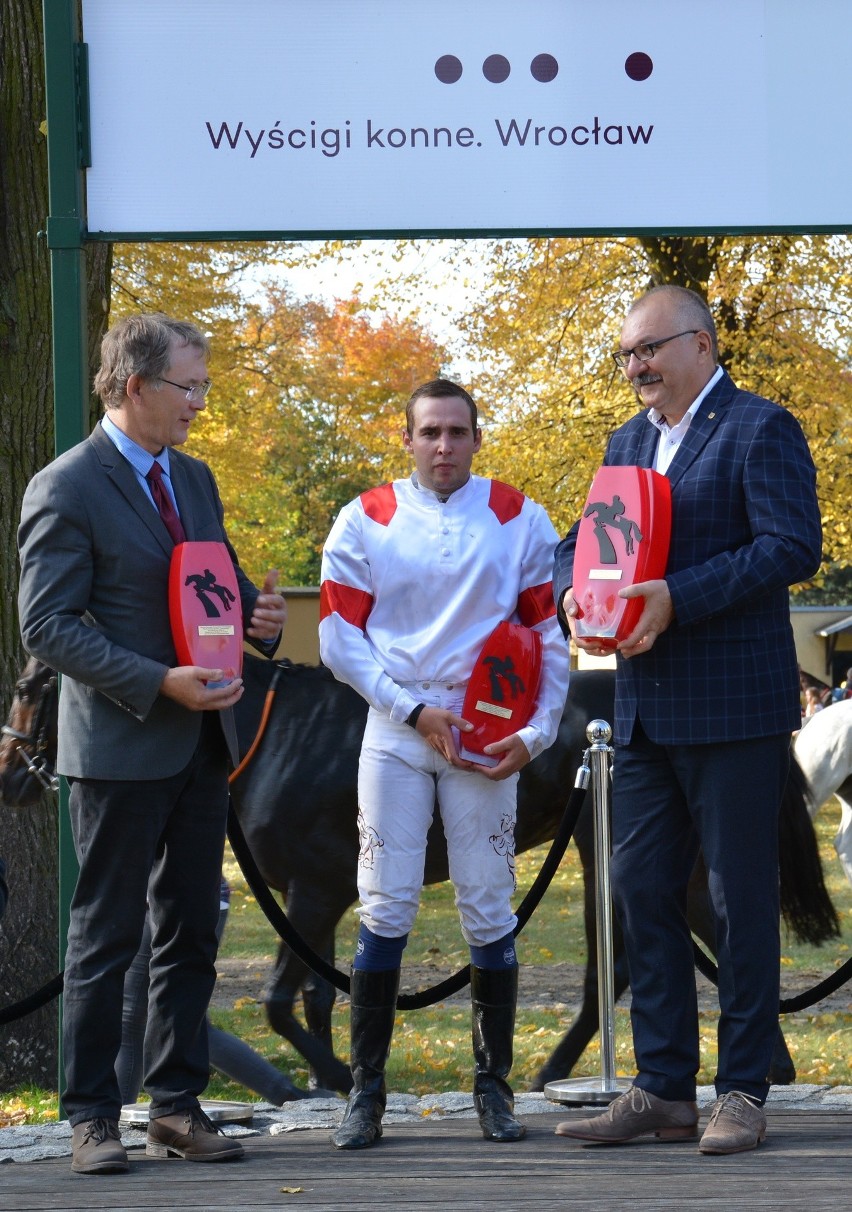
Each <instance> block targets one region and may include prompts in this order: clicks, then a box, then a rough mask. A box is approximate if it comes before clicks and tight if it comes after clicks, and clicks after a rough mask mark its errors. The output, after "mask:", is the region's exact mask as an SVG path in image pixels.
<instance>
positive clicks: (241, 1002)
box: [234, 997, 258, 1010]
mask: <svg viewBox="0 0 852 1212" xmlns="http://www.w3.org/2000/svg"><path fill="white" fill-rule="evenodd" d="M256 1005H258V1001H257V998H256V997H238V998H237V999H236V1000H235V1002H234V1009H235V1010H245V1008H246V1006H256Z"/></svg>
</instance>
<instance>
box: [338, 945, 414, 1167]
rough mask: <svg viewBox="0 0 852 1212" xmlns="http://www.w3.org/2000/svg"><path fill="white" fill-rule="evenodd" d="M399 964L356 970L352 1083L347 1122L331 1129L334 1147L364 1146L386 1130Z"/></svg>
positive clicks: (351, 1014) (352, 1009)
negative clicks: (376, 969)
mask: <svg viewBox="0 0 852 1212" xmlns="http://www.w3.org/2000/svg"><path fill="white" fill-rule="evenodd" d="M398 992H399V968H395V969H394V970H393V971H391V972H362V971H361V970H360V969H358V968H355V969H354V970H353V972H352V1004H351V1006H350V1010H349V1028H350V1034H351V1038H352V1043H351V1049H350V1056H349V1064H350V1067H351V1069H352V1080H353V1083H354V1085H353V1087H352V1093H351V1094H350V1095H349V1102H348V1103H347V1104H346V1114H345V1115H344V1117H343V1123H342V1124H341V1125H340V1127H339V1128H338V1129H337V1131H336V1132H335V1133H334V1134H333V1135H332V1138H331V1143H332V1144H333V1145H334V1147H335V1148H336V1149H366V1148H367V1147H368V1146H369V1145H374V1144H376V1142H377V1141H378V1139H379V1137H380V1136H381V1134H382V1115H383V1114H384V1110H385V1102H386V1098H387V1094H386V1090H385V1062H386V1061H387V1058H388V1053H389V1052H390V1044H391V1035H392V1034H393V1020H394V1016H395V1014H396V995H397V993H398Z"/></svg>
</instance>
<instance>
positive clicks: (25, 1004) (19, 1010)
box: [0, 972, 65, 1027]
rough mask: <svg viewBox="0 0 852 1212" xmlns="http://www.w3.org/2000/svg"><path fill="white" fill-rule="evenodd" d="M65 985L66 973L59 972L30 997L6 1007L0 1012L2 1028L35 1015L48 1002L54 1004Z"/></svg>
mask: <svg viewBox="0 0 852 1212" xmlns="http://www.w3.org/2000/svg"><path fill="white" fill-rule="evenodd" d="M64 984H65V973H64V972H57V974H56V976H54V977H51V979H50V980H49V981H48V982H47V984H46V985H42V987H41V988H40V989H36V991H35V993H31V994H30V995H29V997H24V998H21V1000H20V1001H19V1002H13V1003H12V1004H11V1005H10V1006H4V1007H3V1008H2V1010H0V1027H2V1026H4V1025H5V1024H6V1023H14V1022H16V1021H17V1020H18V1019H19V1018H26V1016H27V1015H28V1014H33V1013H34V1012H35V1011H36V1010H40V1009H41V1008H42V1006H46V1005H47V1003H48V1002H52V1001H53V999H54V998H55V997H59V994H60V993H61V992H62V987H63V985H64Z"/></svg>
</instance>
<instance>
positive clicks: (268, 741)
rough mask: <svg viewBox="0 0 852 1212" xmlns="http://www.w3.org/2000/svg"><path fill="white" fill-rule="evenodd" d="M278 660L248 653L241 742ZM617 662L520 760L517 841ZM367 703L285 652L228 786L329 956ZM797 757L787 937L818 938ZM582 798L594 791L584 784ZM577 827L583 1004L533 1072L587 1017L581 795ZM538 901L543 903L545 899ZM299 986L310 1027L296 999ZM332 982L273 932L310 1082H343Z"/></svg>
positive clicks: (819, 902) (298, 914) (349, 874)
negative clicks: (334, 1044)
mask: <svg viewBox="0 0 852 1212" xmlns="http://www.w3.org/2000/svg"><path fill="white" fill-rule="evenodd" d="M274 669H275V666H274V665H272V664H271V663H269V662H263V661H261V660H258V659H257V658H252V657H247V658H246V664H245V669H244V678H245V683H246V692H245V696H244V698H243V700H242V701H241V702H240V704H239V705H238V710H237V723H238V731H239V733H240V746H241V750H242V751H245V750H246V749H247V748H248V746H249V745H250V744H251V743H252V741H253V739H254V735H255V731H256V728H257V721H258V720H259V718H260V714H261V706H262V702H263V699H264V696H265V695H266V692H267V688H268V686H269V684H270V681H271V680H272V677H273V673H274ZM613 703H614V673H613V672H612V671H610V670H601V671H594V672H586V671H581V672H575V673H573V674H572V675H571V687H570V691H569V695H568V700H567V702H566V705H565V710H564V712H563V716H562V721H561V725H560V729H559V737H558V740H557V742H556V743H555V744H554V745H553V746H552V747H551V748H550V749H548V750H546V751H545V752H544V753H543V754H541V755H540V756H539V757H538V758H536V760H535V761H534V762H532V763H531V764H530V765H529V766H527V767H525V769H524V770H523V771H522V772H521V778H520V782H519V787H518V820H517V827H516V831H515V839H516V850H517V851H518V852H522V851H525V850H528V849H530V848H531V847H533V846H538V845H539V844H541V843H542V842H546V841H549V840H550V839H551V838H552V837H553V836H554V832H555V830H556V827H557V825H558V824H559V821H560V819H561V816H562V812H563V809H564V807H565V804H566V802H567V799H568V796H569V794H570V790H571V788H572V787H573V785H574V778H575V775H576V771H577V767H578V766H579V764H580V761H581V757H582V753H583V751H584V750H585V749H586V748H587V747H588V741H587V739H586V726H587V724H588V723H589V721H590V720H592V719H604V720H607V721H610V722H611V721H612V718H613ZM365 718H366V705H365V703H364V701H363V700H362V699H361V697H360V696H359V695H358V694H356V693H355V691H354V690H352V689H351V688H350V687H348V686H345V685H343V684H342V683H340V682H338V681H336V680H335V679H334V677H333V676H332V675H331V674H330V673H329V672H328V671H327V670H326V669H324V668H322V667H316V666H305V665H289V664H285V665H283V666H282V668H281V675H280V684H279V687H278V690H277V693H276V696H275V701H274V706H273V708H272V711H271V713H270V717H269V723H268V726H267V730H266V733H265V735H264V737H263V740H262V742H261V744H260V747H259V749H258V752H257V755H256V756H255V758H254V759H253V761H252V762H251V763H250V764H249V765H248V767H247V769H246V770H245V772H244V773H243V774H242V775H241V776H240V777H239V778H238V779H237V780H236V782H235V783H234V786H233V787H232V796H233V800H234V803H235V806H236V810H237V813H238V816H239V819H240V822H241V825H242V828H243V831H244V833H245V835H246V838H247V840H248V842H249V845H250V847H251V850H252V852H253V853H254V855H255V857H256V860H257V863H258V865H259V867H260V870H261V872H262V873H263V876H264V878H265V880H266V881H267V883H268V884H269V885H270V886H271V887H273V888H276V889H278V890H279V891H281V892H282V893H283V894H284V897H285V900H286V904H287V912H288V916H289V918H290V921H291V922H292V924H293V925H294V926H295V928H296V929H297V930H298V931H299V933H300V934H302V935H303V937H304V938H305V939H307V940H308V942H310V944H311V945H312V946H313V947H314V949H315V950H316V951H317V952H318V953H319V954H320V955H322V956H323V958H325V959H327V960H329V961H333V959H334V932H335V928H336V926H337V923H338V922H339V920H340V918H341V917H342V916H343V914H344V913H345V912H346V910H347V909H348V908H349V907H350V905H352V904H353V903H354V902H355V900H356V899H357V891H356V874H357V858H358V847H359V843H358V829H357V824H356V819H357V768H358V753H359V750H360V744H361V734H362V731H363V727H364V720H365ZM803 782H804V780H803V779H802V778H801V776H800V773H799V772H798V768H797V767H796V766H795V763H794V768H793V773H792V775H791V780H790V783H789V784H788V791H787V795H786V796H785V801H784V807H783V810H782V823H783V827H782V849H783V851H784V857H783V859H782V873H781V875H782V901H783V905H784V910H785V916H786V918H787V921H788V923H789V924H790V925H791V928H792V929H793V930H794V932H795V933H796V934H797V936H798V937H801V938H803V939H806V940H807V941H810V942H821V941H824V940H825V939H826V938H828V937H830V936H831V935H833V934H836V932H837V919H836V915H835V913H834V909H833V907H832V905H831V902H830V901H829V899H828V895H827V893H826V890H825V885H824V883H823V878H822V868H821V865H820V861H819V855H818V851H817V846H816V839H815V836H814V832H813V826H812V824H811V821H810V817H809V815H808V811H807V804H806V800H805V798H804V794H803ZM588 799H589V800H590V799H591V797H588ZM574 839H575V841H576V844H577V847H578V850H579V853H580V857H581V860H582V864H583V877H584V888H585V901H584V910H585V925H586V936H587V943H588V948H589V952H588V962H587V969H586V977H585V985H584V999H583V1006H582V1009H581V1011H580V1014H579V1017H578V1019H577V1021H576V1022H575V1023H574V1025H573V1026H572V1027H571V1029H570V1030H569V1032H568V1034H567V1035H566V1037H565V1039H564V1040H563V1041H562V1042H561V1043H560V1045H559V1046H558V1047H557V1049H556V1051H555V1052H554V1054H553V1056H552V1057H551V1058H550V1060H549V1061H548V1062H547V1064H546V1065H545V1067H544V1069H543V1070H542V1072H541V1073H540V1074H539V1076H538V1078H537V1080H536V1082H535V1086H536V1088H541V1086H542V1084H543V1083H544V1082H545V1081H550V1080H554V1079H556V1078H561V1077H565V1076H567V1074H568V1073H569V1072H570V1070H571V1068H572V1067H573V1065H574V1064H575V1063H576V1061H577V1059H578V1058H579V1056H580V1055H581V1054H582V1052H583V1050H584V1049H585V1047H586V1045H587V1044H588V1042H589V1040H590V1039H591V1038H592V1037H593V1035H594V1034H595V1032H596V1031H597V1026H598V1010H597V959H596V933H595V903H594V850H593V821H592V813H591V810H590V805H589V804H588V803H587V805H586V806H585V807H584V810H583V812H582V814H581V816H580V820H579V822H578V826H577V829H576V830H575V834H574ZM447 878H448V869H447V852H446V845H445V843H444V838H443V832H442V829H441V824H440V820H439V817H438V814H436V819H435V821H434V822H433V826H432V829H431V830H430V833H429V844H428V849H427V856H426V874H425V882H426V883H437V882H439V881H442V880H446V879H447ZM540 912H547V903H546V901H545V904H544V907H543V908H542V909H541V910H540ZM689 920H690V925H691V927H692V930H693V932H694V933H695V934H696V935H697V937H699V938H700V939H701V940H702V941H703V942H704V943H705V944H706V945H707V946H708V947H709V948H710V950H711V951H713V950H714V940H713V924H712V916H711V913H710V907H709V900H708V895H707V879H706V872H705V871H704V868H703V865H701V864H699V865H698V866H697V868H696V871H695V873H694V875H693V879H692V882H691V885H690V896H689ZM614 946H615V954H616V956H617V965H616V992H617V994H620V993H622V992H623V991H624V989H625V988H626V986H627V973H626V965H625V963H624V958H623V947H622V942H621V938H620V935H619V934H616V938H615V940H614ZM300 988H302V989H303V999H304V1006H305V1016H306V1021H307V1024H308V1031H305V1029H304V1028H303V1027H302V1026H301V1025H300V1024H299V1023H298V1021H297V1020H296V1018H295V1016H294V1014H293V1006H294V1001H295V998H296V995H297V993H298V991H299V989H300ZM333 1000H334V990H333V988H332V987H331V986H330V985H328V984H327V983H326V982H325V981H322V980H320V979H318V978H316V977H314V976H313V975H312V974H311V973H310V972H309V971H308V970H307V968H306V966H305V965H304V964H303V962H302V961H301V960H299V959H298V957H296V956H295V955H294V954H293V953H292V952H291V951H290V949H289V948H288V947H287V946H286V945H285V944H282V945H281V948H280V951H279V956H278V962H277V965H276V968H275V972H274V975H273V977H272V980H271V982H270V984H269V986H268V988H267V992H266V995H265V1003H266V1009H267V1014H268V1016H269V1021H270V1023H271V1024H272V1026H273V1027H274V1028H275V1030H276V1031H278V1032H279V1033H280V1034H281V1035H283V1036H284V1037H285V1038H286V1039H288V1040H289V1041H290V1042H291V1043H292V1044H293V1045H294V1046H295V1047H296V1048H297V1049H298V1050H299V1051H300V1052H301V1053H302V1054H303V1055H304V1056H305V1057H306V1058H307V1059H308V1061H309V1062H310V1064H311V1067H312V1071H313V1077H314V1080H316V1081H317V1082H318V1083H319V1084H320V1085H322V1086H327V1087H331V1088H334V1089H340V1090H344V1091H345V1090H347V1089H348V1088H349V1085H350V1084H351V1078H350V1076H349V1072H348V1070H347V1069H346V1068H345V1067H344V1066H342V1065H341V1064H340V1063H339V1062H338V1061H336V1060H334V1061H333V1060H332V1058H331V1006H332V1003H333ZM772 1076H773V1078H774V1080H775V1081H776V1082H790V1081H792V1080H793V1079H794V1077H795V1070H794V1068H793V1063H792V1060H791V1059H790V1056H789V1053H788V1052H787V1049H786V1045H785V1044H784V1041H783V1036H781V1034H780V1031H779V1044H778V1048H777V1049H776V1057H775V1060H774V1062H773V1075H772Z"/></svg>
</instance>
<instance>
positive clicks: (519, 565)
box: [320, 379, 568, 1149]
mask: <svg viewBox="0 0 852 1212" xmlns="http://www.w3.org/2000/svg"><path fill="white" fill-rule="evenodd" d="M402 440H403V446H404V447H405V449H406V450H407V451H408V453H409V454H410V455H411V456H412V458H413V460H414V467H415V470H414V474H413V475H412V476H411V478H410V479H407V480H397V481H394V482H393V483H392V484H385V485H383V486H382V487H380V488H376V489H372V490H371V491H369V492H365V493H362V495H361V496H360V497H358V498H357V499H356V500H355V501H352V502H350V503H349V504H348V505H347V506H345V507H344V509H343V510H341V512H340V515H339V516H338V518H337V521H336V522H335V524H334V526H333V528H332V530H331V533H330V535H329V538H328V542H327V543H326V546H325V552H324V555H323V566H322V592H321V608H320V610H321V622H320V653H321V656H322V659H323V661H324V662H325V664H326V665H328V666H329V668H331V670H332V671H333V672H334V674H335V676H336V677H338V678H339V679H340V680H341V681H344V682H347V683H349V684H350V685H352V686H353V687H354V688H355V689H356V690H357V691H358V692H359V693H360V694H361V695H363V697H364V698H365V699H366V700H367V702H368V703H369V705H370V711H369V715H368V719H367V725H366V730H365V734H364V741H363V745H362V749H361V759H360V766H359V775H358V802H359V829H360V834H361V853H360V857H359V866H358V892H359V896H360V899H361V909H360V915H361V928H360V934H359V940H358V948H357V953H356V956H355V960H354V963H353V971H352V1003H351V1018H350V1022H351V1066H352V1075H353V1079H354V1088H353V1091H352V1094H351V1095H350V1098H349V1103H348V1106H347V1109H346V1115H345V1118H344V1121H343V1123H342V1124H341V1126H340V1127H339V1128H338V1130H337V1131H336V1132H335V1133H334V1135H333V1137H332V1141H333V1143H334V1145H335V1146H336V1147H337V1148H338V1149H361V1148H365V1147H367V1146H369V1145H373V1144H375V1143H376V1142H377V1141H378V1139H379V1137H380V1136H381V1135H382V1115H383V1113H384V1109H385V1078H384V1069H385V1062H386V1059H387V1054H388V1051H389V1049H390V1043H391V1035H392V1032H393V1023H394V1014H395V1009H396V998H397V992H398V989H399V978H400V965H401V961H402V953H403V950H404V948H405V944H406V940H407V937H408V932H409V930H410V929H411V926H412V925H413V923H414V918H415V915H416V912H417V905H418V901H419V896H420V889H421V886H422V883H423V866H424V859H425V853H426V836H427V833H428V831H429V826H430V824H431V822H432V816H433V811H434V806H435V803H436V801H437V804H438V807H439V810H440V813H441V817H442V821H443V827H444V832H445V835H446V838H447V849H448V853H449V860H450V876H451V878H452V880H453V883H454V885H455V888H456V903H457V905H458V909H459V915H460V918H461V923H462V933H463V934H464V937H465V940H466V941H467V943H468V944H469V946H470V952H471V998H472V1007H473V1051H474V1060H475V1070H474V1101H475V1104H476V1109H477V1113H478V1116H479V1122H480V1126H481V1129H482V1133H483V1136H484V1137H485V1138H486V1139H487V1140H492V1141H515V1140H520V1139H521V1138H522V1137H523V1136H524V1133H525V1129H524V1127H523V1125H522V1124H521V1123H519V1121H518V1120H517V1119H516V1118H515V1116H514V1113H513V1105H514V1104H513V1097H512V1091H511V1089H510V1087H509V1085H508V1083H507V1081H506V1078H507V1076H508V1074H509V1070H510V1069H511V1064H512V1037H513V1032H514V1019H515V1005H516V1000H517V982H518V967H517V959H516V955H515V947H514V935H513V931H514V927H515V925H516V924H517V919H516V917H515V915H514V914H513V912H512V907H511V900H510V898H511V895H512V892H513V891H514V886H515V881H514V842H513V829H514V823H515V814H516V787H517V779H518V771H519V770H520V769H521V768H522V767H523V766H524V765H526V763H527V762H529V761H530V760H531V758H533V757H535V756H536V754H538V753H540V752H542V750H544V749H545V748H547V746H549V745H550V744H551V743H552V742H553V741H554V740H555V738H556V732H557V729H558V726H559V720H560V718H561V714H562V707H563V704H564V700H565V694H566V690H567V684H568V659H567V653H566V651H565V646H564V644H563V642H562V638H561V635H560V631H559V625H558V623H557V621H556V612H555V608H554V605H553V600H552V586H551V580H552V570H553V550H554V546H555V543H556V539H557V536H556V532H555V531H554V529H553V526H552V525H551V523H550V521H549V519H548V517H547V515H546V514H545V512H544V510H543V509H542V508H541V507H540V506H538V505H536V504H534V503H533V502H532V501H530V500H529V499H528V498H527V497H525V496H524V494H523V493H521V492H519V491H518V490H517V489H515V488H510V487H509V486H508V485H506V484H502V483H500V482H499V481H496V480H488V479H483V478H481V477H479V476H475V475H472V474H471V464H472V460H473V456H474V454H475V453H476V452H477V451H478V450H479V448H480V444H481V441H482V435H481V432H480V429H479V426H478V424H477V411H476V406H475V404H474V402H473V400H472V399H471V397H470V395H469V394H468V393H467V392H466V391H465V390H464V389H463V388H462V387H459V386H458V385H457V384H455V383H451V382H449V381H448V380H446V379H436V380H433V381H432V382H429V383H425V384H423V386H421V387H419V388H418V389H417V390H416V391H415V392H414V394H413V395H412V397H411V399H410V401H409V404H408V408H407V410H406V428H405V431H404V433H403V437H402ZM524 628H527V629H531V630H532V633H533V635H532V637H528V638H531V639H532V641H533V642H531V643H524V642H523V638H522V637H523V636H524V634H525V632H524V631H523V629H524ZM537 654H538V655H537ZM539 656H540V671H539V669H538V661H539ZM495 722H496V723H497V724H498V725H502V726H497V727H496V729H494V728H493V727H492V726H493V725H494V724H495ZM489 738H496V739H489ZM465 744H466V746H467V748H466V752H467V754H468V756H465V757H463V756H461V746H465Z"/></svg>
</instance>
